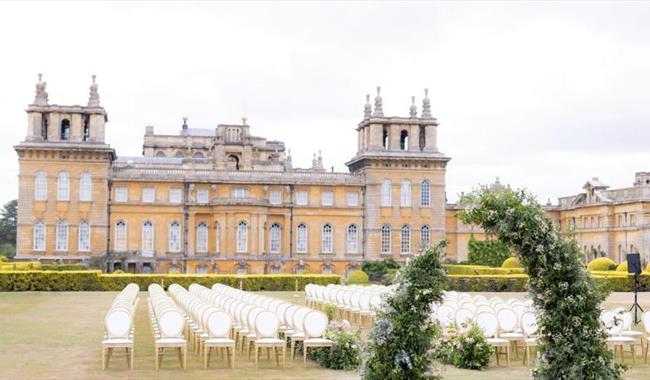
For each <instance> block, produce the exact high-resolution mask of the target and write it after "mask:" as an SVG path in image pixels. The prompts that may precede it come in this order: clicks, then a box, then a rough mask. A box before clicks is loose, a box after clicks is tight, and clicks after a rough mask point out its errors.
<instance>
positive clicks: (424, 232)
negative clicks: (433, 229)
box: [420, 226, 431, 250]
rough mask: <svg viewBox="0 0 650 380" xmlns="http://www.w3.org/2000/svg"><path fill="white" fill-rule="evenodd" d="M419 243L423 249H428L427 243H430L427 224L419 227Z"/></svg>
mask: <svg viewBox="0 0 650 380" xmlns="http://www.w3.org/2000/svg"><path fill="white" fill-rule="evenodd" d="M420 245H422V249H423V250H426V249H428V248H429V245H431V235H430V230H429V226H422V228H420Z"/></svg>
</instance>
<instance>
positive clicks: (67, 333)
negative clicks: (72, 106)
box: [0, 292, 650, 380]
mask: <svg viewBox="0 0 650 380" xmlns="http://www.w3.org/2000/svg"><path fill="white" fill-rule="evenodd" d="M115 294H116V293H114V292H79V293H75V292H63V293H57V292H51V293H44V292H43V293H41V292H25V293H0V379H215V378H218V379H229V378H233V379H252V378H256V379H316V378H318V379H354V378H358V377H359V375H358V374H357V373H355V372H343V371H332V370H327V369H323V368H320V367H318V366H317V364H316V363H314V362H310V363H309V366H308V368H306V369H305V368H303V366H302V358H299V359H297V360H296V361H294V362H291V361H287V368H286V369H276V368H275V363H274V362H272V361H267V360H266V357H265V356H262V359H261V362H260V363H261V364H260V369H258V370H255V369H254V368H253V364H252V362H251V361H248V360H246V359H245V358H241V357H238V358H237V367H238V368H237V369H235V370H231V369H228V368H226V365H225V362H221V361H217V360H214V359H213V362H212V365H213V368H210V369H209V370H205V369H203V366H202V362H201V361H200V358H199V357H198V356H197V355H195V354H194V353H190V354H189V356H188V369H187V370H185V371H183V370H181V369H180V368H179V365H178V361H177V359H176V358H175V357H174V356H173V355H172V354H168V355H166V356H165V358H164V359H163V366H162V369H161V370H160V371H158V372H156V371H155V370H154V369H153V368H154V360H153V340H152V336H151V334H150V332H149V322H148V320H147V315H146V303H145V301H146V293H142V294H141V302H140V304H139V307H138V311H137V315H136V321H135V323H136V345H135V347H136V349H135V368H136V369H135V370H134V371H128V370H126V359H125V357H124V354H122V353H117V354H114V356H113V357H112V358H111V363H110V367H109V369H108V370H106V371H102V370H101V349H100V341H101V339H102V334H103V331H102V330H103V328H102V324H103V318H104V314H105V313H106V309H107V307H108V306H109V304H110V302H111V300H112V299H113V297H114V296H115ZM265 294H267V295H271V296H274V297H278V298H282V299H285V300H293V301H294V302H303V301H304V294H303V293H293V292H267V293H265ZM503 296H507V297H522V296H523V294H519V293H517V294H507V295H506V294H504V295H503ZM629 299H631V296H630V295H629V294H620V293H619V294H614V295H612V296H610V298H609V299H608V302H607V304H606V306H607V307H612V306H617V305H621V306H625V305H627V304H628V302H629ZM641 303H642V305H643V306H644V307H646V306H647V307H648V308H650V294H643V295H642V296H641ZM627 362H629V358H628V360H627ZM649 373H650V365H649V364H643V360H642V359H641V358H637V364H636V365H635V366H633V367H632V368H631V369H630V370H629V371H628V372H627V374H626V379H648V378H649V377H650V375H648V374H649ZM444 375H445V378H446V379H458V380H460V379H494V380H497V379H498V380H504V379H527V378H530V368H526V367H524V366H523V365H522V364H521V361H515V362H514V363H513V365H512V366H511V367H510V368H496V367H495V365H494V364H492V365H491V366H490V368H489V369H488V370H486V371H481V372H478V371H463V370H459V369H456V368H453V367H445V368H444Z"/></svg>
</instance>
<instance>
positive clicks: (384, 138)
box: [381, 128, 389, 149]
mask: <svg viewBox="0 0 650 380" xmlns="http://www.w3.org/2000/svg"><path fill="white" fill-rule="evenodd" d="M388 141H389V140H388V128H384V131H383V134H382V137H381V144H382V146H383V147H384V149H388V145H389V144H388Z"/></svg>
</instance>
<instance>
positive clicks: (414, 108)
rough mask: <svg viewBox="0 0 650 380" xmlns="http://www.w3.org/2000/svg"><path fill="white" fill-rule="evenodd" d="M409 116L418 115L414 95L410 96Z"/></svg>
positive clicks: (413, 117) (412, 117) (414, 116)
mask: <svg viewBox="0 0 650 380" xmlns="http://www.w3.org/2000/svg"><path fill="white" fill-rule="evenodd" d="M409 116H410V117H411V119H415V118H416V117H418V107H417V106H416V105H415V96H411V108H409Z"/></svg>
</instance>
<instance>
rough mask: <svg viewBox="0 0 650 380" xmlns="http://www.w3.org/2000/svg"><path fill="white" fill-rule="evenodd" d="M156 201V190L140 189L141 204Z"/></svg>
mask: <svg viewBox="0 0 650 380" xmlns="http://www.w3.org/2000/svg"><path fill="white" fill-rule="evenodd" d="M155 200H156V189H154V188H153V187H145V188H144V189H142V202H145V203H153V202H154V201H155Z"/></svg>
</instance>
